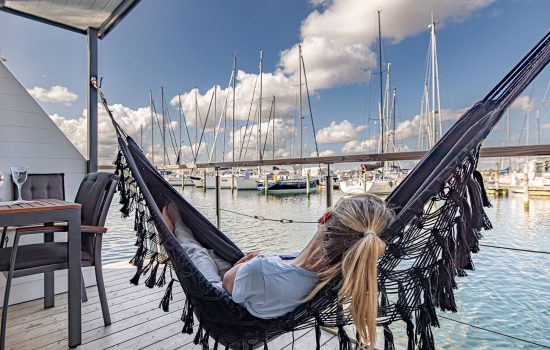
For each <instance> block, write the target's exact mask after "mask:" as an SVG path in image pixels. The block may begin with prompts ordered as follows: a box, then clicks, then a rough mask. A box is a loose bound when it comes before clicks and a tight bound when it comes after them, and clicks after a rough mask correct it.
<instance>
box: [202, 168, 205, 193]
mask: <svg viewBox="0 0 550 350" xmlns="http://www.w3.org/2000/svg"><path fill="white" fill-rule="evenodd" d="M202 191H203V192H206V169H205V170H203V171H202Z"/></svg>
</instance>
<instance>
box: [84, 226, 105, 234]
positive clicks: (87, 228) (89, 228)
mask: <svg viewBox="0 0 550 350" xmlns="http://www.w3.org/2000/svg"><path fill="white" fill-rule="evenodd" d="M80 231H81V232H82V233H99V234H101V233H105V232H107V227H102V226H87V225H82V226H80Z"/></svg>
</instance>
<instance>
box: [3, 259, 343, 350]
mask: <svg viewBox="0 0 550 350" xmlns="http://www.w3.org/2000/svg"><path fill="white" fill-rule="evenodd" d="M134 273H135V269H134V268H132V267H129V266H128V265H122V264H120V265H112V266H107V267H106V268H105V284H106V289H107V298H108V299H109V307H110V312H111V319H112V324H111V325H110V326H108V327H104V325H103V318H102V315H101V306H100V304H99V298H98V293H97V288H96V287H95V286H93V287H88V288H87V292H88V301H87V302H85V303H83V304H82V345H81V346H79V347H78V349H94V350H97V349H111V348H113V349H114V348H117V349H132V350H138V349H202V347H201V346H200V345H194V344H193V335H187V334H182V333H181V329H182V327H183V323H182V322H181V321H180V316H181V312H182V308H183V304H184V294H183V292H182V289H181V286H179V285H177V284H174V290H173V297H174V299H173V300H172V302H171V303H170V311H169V312H164V311H162V309H159V308H158V306H159V302H160V299H161V298H162V296H163V294H164V288H154V289H148V288H146V287H145V286H143V285H139V286H133V285H130V283H129V282H128V281H129V280H130V278H131V277H132V276H133V275H134ZM141 282H142V283H143V281H141ZM55 302H56V305H55V307H53V308H50V309H46V310H45V309H43V301H42V299H39V300H33V301H29V302H25V303H21V304H17V305H13V306H10V308H9V311H8V329H7V341H6V349H17V350H32V349H66V348H67V295H66V294H60V295H57V296H56V299H55ZM294 338H295V344H294V349H297V350H300V349H315V334H314V333H313V330H308V331H300V332H295V333H294ZM321 342H322V344H323V347H322V348H323V349H325V350H328V349H338V339H337V337H335V336H334V335H332V334H330V333H328V332H322V336H321ZM210 345H211V346H212V345H213V341H211V344H210ZM269 349H292V334H287V335H284V336H281V337H279V338H277V339H275V340H273V341H272V342H271V343H269Z"/></svg>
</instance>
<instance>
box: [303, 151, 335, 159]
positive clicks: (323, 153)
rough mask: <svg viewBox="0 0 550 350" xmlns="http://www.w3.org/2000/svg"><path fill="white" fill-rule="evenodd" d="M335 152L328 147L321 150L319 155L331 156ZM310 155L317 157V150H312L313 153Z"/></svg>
mask: <svg viewBox="0 0 550 350" xmlns="http://www.w3.org/2000/svg"><path fill="white" fill-rule="evenodd" d="M334 154H335V152H334V150H331V149H326V150H324V151H321V152H319V157H330V156H333V155H334ZM309 156H310V157H316V156H317V152H311V154H310V155H309Z"/></svg>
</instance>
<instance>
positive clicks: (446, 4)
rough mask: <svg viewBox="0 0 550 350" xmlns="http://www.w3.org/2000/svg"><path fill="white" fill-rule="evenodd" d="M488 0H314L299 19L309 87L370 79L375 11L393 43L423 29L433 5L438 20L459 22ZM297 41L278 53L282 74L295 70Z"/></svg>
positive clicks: (374, 32)
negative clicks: (312, 8) (307, 10)
mask: <svg viewBox="0 0 550 350" xmlns="http://www.w3.org/2000/svg"><path fill="white" fill-rule="evenodd" d="M492 2H493V0H465V1H454V0H441V1H439V0H419V1H407V0H398V1H384V0H371V1H364V0H333V1H326V0H313V1H312V4H313V5H314V10H313V11H312V13H310V14H309V16H308V17H307V18H306V19H305V20H304V21H303V22H302V25H301V28H300V34H301V39H302V40H301V43H300V44H301V47H302V52H303V54H304V59H305V60H306V63H307V70H308V78H310V84H311V85H310V86H311V88H312V89H313V90H315V89H322V88H328V87H333V86H337V85H343V84H350V83H356V82H360V81H365V80H367V79H369V69H371V68H373V67H375V66H376V54H375V47H376V45H375V43H376V40H377V35H378V22H377V10H382V12H381V17H382V35H383V36H384V37H385V38H389V39H390V40H391V41H392V42H393V43H396V42H399V41H401V40H403V39H405V38H407V37H409V36H413V35H416V34H418V33H421V32H422V31H426V28H427V24H428V23H430V10H433V11H434V13H435V16H436V19H437V20H438V21H439V25H440V26H442V25H445V24H447V23H452V22H461V21H463V20H465V19H466V18H468V16H470V15H471V14H472V13H473V12H475V11H477V10H479V9H481V8H483V7H486V6H488V5H489V4H491V3H492ZM297 53H298V44H296V45H295V46H293V47H292V48H290V49H288V50H285V51H283V52H282V53H281V60H280V67H281V69H282V70H283V71H284V72H286V73H287V74H294V73H295V72H296V71H297V69H298V60H297V59H296V58H297Z"/></svg>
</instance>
